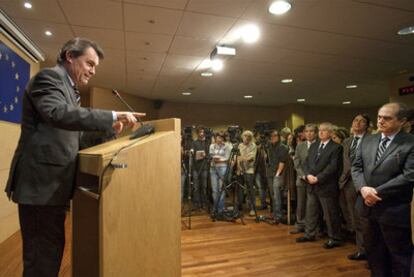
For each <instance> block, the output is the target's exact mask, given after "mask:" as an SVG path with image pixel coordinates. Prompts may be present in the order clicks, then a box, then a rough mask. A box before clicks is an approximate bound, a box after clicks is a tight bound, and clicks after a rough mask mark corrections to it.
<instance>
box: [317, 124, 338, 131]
mask: <svg viewBox="0 0 414 277" xmlns="http://www.w3.org/2000/svg"><path fill="white" fill-rule="evenodd" d="M323 128H326V129H328V131H330V132H333V130H334V129H335V125H333V124H332V123H330V122H322V123H321V124H319V130H320V129H323Z"/></svg>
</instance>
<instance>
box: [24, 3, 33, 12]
mask: <svg viewBox="0 0 414 277" xmlns="http://www.w3.org/2000/svg"><path fill="white" fill-rule="evenodd" d="M23 6H24V7H25V8H26V9H28V10H30V9H31V8H32V7H33V6H32V4H31V3H30V2H24V4H23Z"/></svg>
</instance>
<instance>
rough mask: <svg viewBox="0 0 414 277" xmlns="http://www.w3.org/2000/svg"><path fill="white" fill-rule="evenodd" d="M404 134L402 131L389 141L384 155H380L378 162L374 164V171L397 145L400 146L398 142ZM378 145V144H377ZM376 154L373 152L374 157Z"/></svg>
mask: <svg viewBox="0 0 414 277" xmlns="http://www.w3.org/2000/svg"><path fill="white" fill-rule="evenodd" d="M403 136H404V134H403V132H402V131H400V132H399V133H398V134H397V135H396V136H395V137H394V139H393V140H392V141H391V143H390V145H388V147H387V149H385V152H384V154H382V156H381V158H380V159H379V160H378V162H377V163H376V164H375V166H374V169H375V168H377V167H378V166H379V165H380V164H381V163H382V162H383V161H384V160H385V158H386V157H387V156H389V155H390V154H391V153H392V152H393V151H394V150H395V149H396V148H397V147H398V146H399V145H400V141H401V140H402V138H403ZM378 145H379V142H378ZM378 147H379V146H377V150H378ZM376 154H377V152H375V155H376Z"/></svg>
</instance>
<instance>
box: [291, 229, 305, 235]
mask: <svg viewBox="0 0 414 277" xmlns="http://www.w3.org/2000/svg"><path fill="white" fill-rule="evenodd" d="M300 233H305V230H303V229H295V230H292V231H290V232H289V234H291V235H296V234H300Z"/></svg>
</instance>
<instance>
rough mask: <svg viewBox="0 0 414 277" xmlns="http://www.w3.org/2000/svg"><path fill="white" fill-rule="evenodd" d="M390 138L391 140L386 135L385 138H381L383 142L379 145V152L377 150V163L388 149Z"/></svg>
mask: <svg viewBox="0 0 414 277" xmlns="http://www.w3.org/2000/svg"><path fill="white" fill-rule="evenodd" d="M389 140H390V139H389V138H388V137H384V138H383V139H382V140H381V143H380V145H379V147H378V152H377V157H376V159H375V163H377V162H378V161H379V160H380V158H381V156H382V155H383V154H384V152H385V149H387V142H388V141H389Z"/></svg>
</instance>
